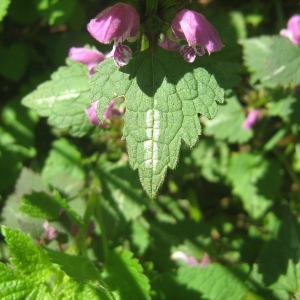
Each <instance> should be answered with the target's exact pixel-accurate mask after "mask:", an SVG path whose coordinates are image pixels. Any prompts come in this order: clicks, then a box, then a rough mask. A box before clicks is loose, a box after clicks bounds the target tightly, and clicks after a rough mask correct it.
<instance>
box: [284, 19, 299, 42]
mask: <svg viewBox="0 0 300 300" xmlns="http://www.w3.org/2000/svg"><path fill="white" fill-rule="evenodd" d="M280 35H281V36H283V37H287V38H289V39H290V40H291V41H292V43H294V44H295V45H297V46H300V15H294V16H292V17H291V18H290V19H289V21H288V23H287V29H281V30H280Z"/></svg>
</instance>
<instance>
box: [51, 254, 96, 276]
mask: <svg viewBox="0 0 300 300" xmlns="http://www.w3.org/2000/svg"><path fill="white" fill-rule="evenodd" d="M45 250H46V251H47V254H48V256H49V257H50V258H51V261H52V262H53V263H56V264H58V265H59V266H60V267H61V269H62V270H63V271H64V272H65V273H66V274H67V275H68V276H70V277H72V278H74V279H75V280H76V281H78V282H84V281H89V280H91V281H97V280H98V281H99V280H100V274H99V271H98V270H97V268H96V267H95V265H94V264H93V263H92V262H91V261H90V260H88V259H87V258H86V257H80V256H74V255H70V254H67V253H63V252H57V251H54V250H51V249H45Z"/></svg>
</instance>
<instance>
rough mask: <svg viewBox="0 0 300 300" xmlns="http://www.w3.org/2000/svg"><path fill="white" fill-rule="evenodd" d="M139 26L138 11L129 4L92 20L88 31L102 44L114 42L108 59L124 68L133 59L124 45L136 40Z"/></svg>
mask: <svg viewBox="0 0 300 300" xmlns="http://www.w3.org/2000/svg"><path fill="white" fill-rule="evenodd" d="M139 26H140V19H139V15H138V13H137V12H136V10H135V9H134V8H133V7H132V6H130V5H128V4H124V3H117V4H115V5H114V6H110V7H108V8H106V9H105V10H103V11H102V12H101V13H100V14H98V15H97V16H96V18H94V19H92V20H91V21H90V23H89V24H88V26H87V29H88V31H89V33H90V34H91V35H92V36H93V37H94V38H95V39H96V40H98V41H99V42H100V43H103V44H109V43H111V42H112V41H113V42H114V46H113V50H112V51H111V52H110V53H109V54H108V57H111V56H112V57H113V59H114V62H115V64H116V66H118V67H122V66H124V65H126V64H127V63H128V61H129V59H130V58H131V57H132V51H131V49H130V48H129V47H128V46H126V45H123V44H122V43H123V42H124V41H126V40H129V41H132V40H134V38H136V37H137V35H138V32H139Z"/></svg>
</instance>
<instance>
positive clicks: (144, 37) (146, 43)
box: [141, 34, 149, 51]
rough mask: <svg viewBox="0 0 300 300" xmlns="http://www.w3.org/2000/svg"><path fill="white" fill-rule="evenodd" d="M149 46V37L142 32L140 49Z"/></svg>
mask: <svg viewBox="0 0 300 300" xmlns="http://www.w3.org/2000/svg"><path fill="white" fill-rule="evenodd" d="M148 48H149V39H148V38H147V37H146V36H145V35H144V34H143V36H142V42H141V51H144V50H146V49H148Z"/></svg>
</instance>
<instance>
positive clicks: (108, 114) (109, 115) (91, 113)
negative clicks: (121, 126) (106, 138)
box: [85, 98, 123, 127]
mask: <svg viewBox="0 0 300 300" xmlns="http://www.w3.org/2000/svg"><path fill="white" fill-rule="evenodd" d="M119 99H121V98H117V99H114V100H113V101H111V102H110V103H109V105H108V106H107V108H106V110H105V112H104V114H103V117H104V119H105V120H113V119H117V118H120V117H122V116H123V112H122V111H120V110H118V109H116V108H115V105H116V104H118V102H119ZM98 102H99V100H97V101H95V102H92V103H91V106H90V107H89V108H88V109H86V110H85V112H86V114H87V116H88V117H89V121H90V123H92V124H93V125H95V126H102V127H105V126H106V125H107V123H106V122H103V123H102V122H100V121H99V119H98V116H97V106H98Z"/></svg>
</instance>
